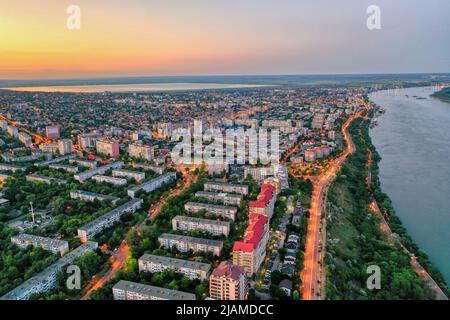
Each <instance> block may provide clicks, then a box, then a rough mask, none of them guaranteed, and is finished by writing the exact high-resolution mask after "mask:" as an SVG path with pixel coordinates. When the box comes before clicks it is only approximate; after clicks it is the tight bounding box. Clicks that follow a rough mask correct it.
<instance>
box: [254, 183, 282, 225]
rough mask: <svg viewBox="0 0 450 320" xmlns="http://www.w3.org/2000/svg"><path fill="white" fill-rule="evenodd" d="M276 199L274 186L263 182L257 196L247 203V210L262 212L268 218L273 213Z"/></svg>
mask: <svg viewBox="0 0 450 320" xmlns="http://www.w3.org/2000/svg"><path fill="white" fill-rule="evenodd" d="M276 199H277V197H276V189H275V187H274V186H273V185H272V184H266V183H263V184H262V185H261V191H260V192H259V194H258V198H257V199H256V200H255V201H250V203H249V212H255V213H260V214H264V215H266V216H267V217H268V218H269V219H270V218H272V215H273V210H274V207H275V201H276Z"/></svg>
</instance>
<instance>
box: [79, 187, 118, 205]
mask: <svg viewBox="0 0 450 320" xmlns="http://www.w3.org/2000/svg"><path fill="white" fill-rule="evenodd" d="M70 198H71V199H80V200H83V201H89V202H93V201H95V200H98V201H111V203H112V204H116V203H117V201H119V200H120V198H117V197H112V196H107V195H103V194H99V193H94V192H89V191H82V190H77V191H71V192H70Z"/></svg>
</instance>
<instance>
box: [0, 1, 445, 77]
mask: <svg viewBox="0 0 450 320" xmlns="http://www.w3.org/2000/svg"><path fill="white" fill-rule="evenodd" d="M71 4H72V3H69V2H61V1H51V0H46V1H43V2H40V3H39V5H38V4H35V3H32V2H30V1H18V2H15V3H8V4H6V3H5V4H0V9H1V10H0V12H2V13H1V14H0V15H1V19H0V35H1V36H2V39H3V41H2V44H1V46H0V58H1V59H0V70H2V71H0V79H17V80H20V79H60V78H91V77H92V78H97V77H118V76H127V77H128V76H130V77H131V76H175V75H264V74H268V75H271V74H366V73H436V72H450V69H449V67H448V66H449V65H450V63H449V62H450V61H449V58H448V57H449V56H450V45H449V44H448V43H447V42H446V41H435V39H445V38H446V36H447V35H448V33H449V27H450V26H449V23H448V19H446V18H447V16H446V14H445V13H446V12H448V11H449V10H448V9H450V4H449V3H448V2H446V1H435V2H433V3H432V4H429V3H423V2H422V3H421V2H419V1H412V2H411V1H397V2H396V3H390V2H388V1H385V0H383V1H378V2H377V5H378V6H379V7H380V9H381V29H380V30H369V29H367V27H366V20H367V18H368V16H369V15H368V14H367V13H366V9H367V7H368V6H369V5H371V4H372V3H371V2H370V1H347V2H345V3H339V4H336V3H334V2H331V1H319V2H318V3H317V4H311V3H307V2H306V1H286V2H285V3H284V5H283V6H280V5H279V4H278V3H275V1H269V0H268V1H257V2H256V1H246V2H245V3H243V2H237V1H227V2H226V3H214V4H209V5H208V6H206V5H205V3H204V2H203V1H193V2H189V4H187V3H184V2H183V1H176V3H175V4H174V3H170V4H168V3H167V4H166V3H163V2H157V3H155V2H153V3H148V2H145V1H132V2H127V6H125V5H124V4H123V3H120V2H119V1H108V2H106V1H97V2H95V3H89V2H87V1H78V2H77V3H76V4H77V5H78V6H79V7H80V9H81V29H80V30H69V29H68V28H67V27H66V22H67V19H68V17H69V14H67V13H66V10H67V7H68V6H69V5H71ZM446 8H447V9H446ZM349 35H351V36H349ZM418 47H419V48H420V49H419V50H418V49H417V48H418Z"/></svg>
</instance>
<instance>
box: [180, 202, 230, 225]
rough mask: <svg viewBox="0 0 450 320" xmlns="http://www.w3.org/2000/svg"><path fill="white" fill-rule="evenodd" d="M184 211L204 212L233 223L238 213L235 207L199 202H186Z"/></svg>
mask: <svg viewBox="0 0 450 320" xmlns="http://www.w3.org/2000/svg"><path fill="white" fill-rule="evenodd" d="M184 209H185V210H186V211H187V212H194V213H196V212H199V211H202V210H205V211H206V212H207V213H209V214H212V215H216V216H221V217H224V218H228V219H231V220H233V221H234V220H235V219H236V213H237V211H238V208H236V207H231V206H222V205H217V204H210V203H200V202H188V203H186V204H185V205H184Z"/></svg>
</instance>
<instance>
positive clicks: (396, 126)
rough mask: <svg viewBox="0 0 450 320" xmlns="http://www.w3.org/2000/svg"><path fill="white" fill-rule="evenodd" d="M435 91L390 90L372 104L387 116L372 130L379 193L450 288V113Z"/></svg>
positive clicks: (373, 97)
mask: <svg viewBox="0 0 450 320" xmlns="http://www.w3.org/2000/svg"><path fill="white" fill-rule="evenodd" d="M436 91H437V89H436V88H435V87H421V88H407V89H397V90H385V91H378V92H374V93H371V94H370V95H369V98H370V100H371V101H372V102H373V103H374V104H376V105H378V106H380V107H382V108H383V109H385V110H386V112H385V113H384V114H383V115H382V116H380V117H379V119H378V125H377V126H376V127H374V128H373V129H371V130H370V138H371V140H372V142H373V145H374V147H375V148H376V151H377V154H378V156H379V157H380V158H381V159H378V161H377V162H378V167H379V168H378V171H379V172H378V176H379V184H380V189H381V190H382V192H383V193H386V194H387V195H388V196H389V202H390V206H391V207H392V208H393V209H395V212H396V216H398V217H399V219H400V220H401V222H402V223H401V224H402V226H403V227H404V228H405V229H406V230H407V233H408V234H409V235H410V236H411V238H412V239H414V243H416V244H417V245H418V247H420V249H421V250H423V251H424V252H426V253H427V256H429V260H431V261H432V262H433V264H434V265H435V266H436V267H437V268H439V269H440V271H441V273H442V274H443V276H444V278H445V280H446V282H447V283H450V251H449V250H448V244H449V243H450V232H449V230H450V211H449V209H450V198H449V197H448V194H449V193H450V172H449V171H448V159H449V158H450V144H448V143H446V141H450V129H449V127H448V123H449V122H450V108H449V106H450V105H449V104H448V103H445V102H442V101H440V100H438V99H435V98H431V97H430V95H432V94H433V93H435V92H436Z"/></svg>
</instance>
